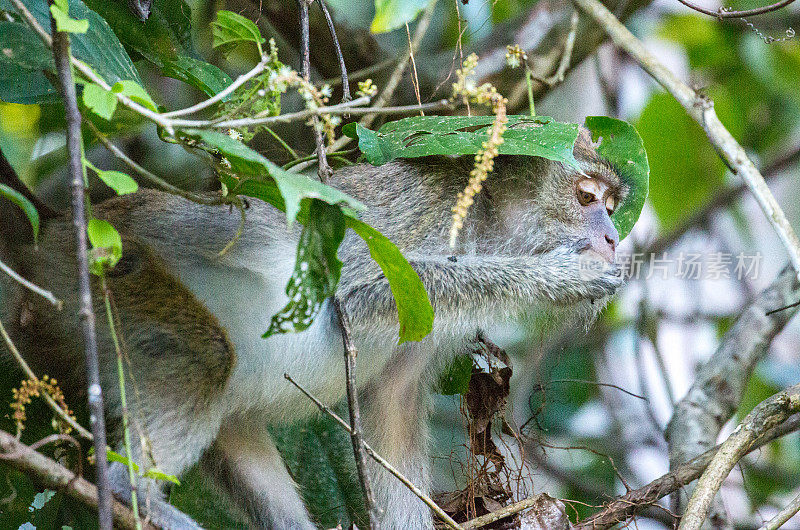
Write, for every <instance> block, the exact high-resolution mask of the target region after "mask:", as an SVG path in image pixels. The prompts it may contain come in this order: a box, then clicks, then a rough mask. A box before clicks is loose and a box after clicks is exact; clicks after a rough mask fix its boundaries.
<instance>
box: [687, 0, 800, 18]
mask: <svg viewBox="0 0 800 530" xmlns="http://www.w3.org/2000/svg"><path fill="white" fill-rule="evenodd" d="M678 2H680V3H681V4H683V5H685V6H686V7H688V8H690V9H694V10H695V11H697V12H699V13H703V14H704V15H708V16H711V17H714V18H718V19H720V20H722V19H723V18H744V17H752V16H755V15H763V14H764V13H769V12H770V11H777V10H778V9H781V8H783V7H786V6H788V5H789V4H791V3H792V2H794V0H780V2H775V3H774V4H770V5H768V6H762V7H756V8H755V9H747V10H744V11H728V10H727V9H725V8H723V7H720V8H719V9H717V10H716V11H713V10H711V9H706V8H704V7H700V6H699V5H697V4H694V3H692V2H689V0H678Z"/></svg>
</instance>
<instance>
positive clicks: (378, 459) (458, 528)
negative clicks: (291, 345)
mask: <svg viewBox="0 0 800 530" xmlns="http://www.w3.org/2000/svg"><path fill="white" fill-rule="evenodd" d="M283 377H285V378H286V380H287V381H289V382H290V383H292V384H293V385H294V386H295V387H296V388H297V389H298V390H299V391H300V392H302V393H303V395H305V396H306V397H307V398H308V399H310V400H311V401H313V402H314V405H316V406H317V408H318V409H319V410H320V411H321V412H323V413H324V414H327V415H328V416H330V417H331V418H333V419H334V420H335V421H336V423H338V424H339V425H341V426H342V428H344V430H346V431H347V432H348V433H350V434H351V435H352V434H353V430H352V429H351V428H350V425H348V424H347V422H346V421H344V420H343V419H342V418H340V417H339V415H338V414H336V413H335V412H333V411H332V410H331V409H329V408H328V407H327V406H326V405H325V404H324V403H323V402H322V401H320V400H319V399H317V398H316V397H315V396H314V395H313V394H311V393H310V392H309V391H308V390H306V389H305V388H303V387H302V386H301V385H300V384H299V383H298V382H297V381H295V380H294V379H292V377H291V376H290V375H289V374H283ZM364 451H366V453H367V454H368V455H369V456H370V457H372V459H373V460H375V461H376V462H377V463H378V464H380V465H381V466H383V467H384V468H385V469H386V470H387V471H388V472H389V473H391V474H392V475H394V476H395V477H396V478H397V479H398V480H399V481H400V482H402V483H403V484H404V485H405V486H406V487H407V488H408V489H409V490H411V492H412V493H413V494H414V495H416V496H417V497H419V499H420V500H421V501H422V502H424V503H425V504H426V505H427V506H428V508H430V509H431V510H432V511H433V513H435V514H436V515H437V516H438V517H439V518H440V519H441V520H442V521H444V522H445V524H447V526H449V527H450V528H453V529H456V530H464V529H463V527H462V526H461V525H459V524H458V523H457V522H455V521H454V520H453V518H452V517H450V516H449V515H447V513H445V511H444V510H442V508H441V507H440V506H439V505H438V504H436V503H435V502H434V501H433V499H431V498H430V497H429V496H428V495H427V494H426V493H425V492H424V491H422V490H421V489H419V488H418V487H417V486H415V485H414V483H413V482H411V481H410V480H408V479H407V478H406V477H405V475H403V474H402V473H400V471H398V470H397V469H396V468H395V467H394V466H393V465H392V464H390V463H389V462H388V461H387V460H386V459H385V458H383V457H382V456H381V455H379V454H378V453H376V452H375V450H374V449H373V448H372V447H371V446H370V445H369V444H368V443H367V442H364Z"/></svg>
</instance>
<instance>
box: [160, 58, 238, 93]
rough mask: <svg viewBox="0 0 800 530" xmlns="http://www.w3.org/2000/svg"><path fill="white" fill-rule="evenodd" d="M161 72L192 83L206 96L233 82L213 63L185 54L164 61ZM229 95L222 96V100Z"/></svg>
mask: <svg viewBox="0 0 800 530" xmlns="http://www.w3.org/2000/svg"><path fill="white" fill-rule="evenodd" d="M161 72H162V73H163V74H164V75H165V76H167V77H172V78H173V79H178V80H180V81H183V82H184V83H186V84H189V85H192V86H193V87H195V88H197V89H198V90H201V91H203V92H204V93H205V94H206V95H207V96H213V95H215V94H217V93H219V92H221V91H222V90H224V89H225V88H227V86H228V85H230V84H231V83H232V82H233V80H232V79H231V78H230V76H229V75H228V74H226V73H225V72H223V71H222V70H220V69H219V68H217V67H216V66H214V65H213V64H211V63H207V62H205V61H200V60H198V59H194V58H192V57H188V56H185V55H181V56H179V57H177V58H176V59H175V60H172V61H167V62H165V63H164V67H163V68H162V70H161ZM229 97H230V96H228V97H226V98H224V99H223V101H224V100H227V99H228V98H229Z"/></svg>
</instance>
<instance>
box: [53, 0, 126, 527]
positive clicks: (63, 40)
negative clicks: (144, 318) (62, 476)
mask: <svg viewBox="0 0 800 530" xmlns="http://www.w3.org/2000/svg"><path fill="white" fill-rule="evenodd" d="M50 25H51V31H52V33H53V38H52V49H53V59H54V60H55V65H56V71H57V72H58V79H59V89H60V91H61V98H62V99H63V101H64V109H65V113H66V121H67V153H68V155H69V166H68V169H69V176H70V179H71V181H72V185H71V187H72V223H73V225H74V227H75V243H76V250H77V262H78V271H77V273H78V293H79V299H80V310H79V312H78V314H79V316H80V320H81V327H82V329H83V346H84V349H85V360H86V366H85V369H86V380H87V384H88V401H89V422H90V424H91V428H92V437H93V439H94V446H95V452H96V454H97V465H96V466H95V467H96V470H97V506H98V522H99V525H100V528H101V529H103V530H106V529H107V530H111V528H112V514H111V501H112V499H111V484H110V482H109V478H108V461H107V460H106V459H105V458H104V456H105V454H106V423H105V416H104V409H103V391H102V388H101V387H100V369H99V361H98V353H97V333H96V331H95V318H94V311H93V310H92V290H91V285H90V283H89V255H88V251H87V241H86V215H85V214H86V210H85V208H86V202H85V201H86V190H85V189H84V174H83V143H82V139H81V113H80V111H79V110H78V98H77V94H76V93H75V83H74V81H73V79H72V61H71V59H72V53H71V52H70V49H69V34H68V33H64V32H60V31H57V30H56V22H55V20H54V19H53V18H52V15H51V17H50Z"/></svg>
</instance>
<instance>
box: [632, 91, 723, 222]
mask: <svg viewBox="0 0 800 530" xmlns="http://www.w3.org/2000/svg"><path fill="white" fill-rule="evenodd" d="M664 124H669V126H668V127H665V126H664ZM636 129H637V130H638V131H639V134H640V135H641V137H642V140H643V142H644V146H645V148H646V149H647V158H648V161H649V163H650V168H651V172H652V174H653V175H654V178H653V179H651V181H650V193H649V197H650V204H651V205H652V206H653V210H654V211H655V213H656V216H657V217H658V220H659V221H660V223H661V225H662V228H663V229H664V230H665V231H669V230H671V229H672V228H674V227H675V226H677V225H678V224H679V223H680V222H681V220H683V219H684V218H686V216H687V215H689V214H690V213H691V212H692V211H694V210H695V209H696V208H698V207H700V205H702V204H705V202H706V201H707V200H709V199H710V198H711V197H712V195H713V194H714V193H715V192H717V191H718V190H719V188H720V186H721V185H722V184H723V182H724V180H723V176H724V171H725V166H724V164H723V163H722V161H721V160H720V158H719V155H717V153H716V152H715V151H714V148H713V147H711V145H710V144H709V143H708V139H707V137H706V134H705V132H703V129H702V127H700V125H698V124H697V123H696V122H695V121H694V120H693V119H692V118H691V117H689V115H688V114H687V113H686V111H685V110H684V109H683V107H681V105H680V104H679V103H678V102H676V101H675V98H673V97H672V96H670V95H669V94H664V93H657V94H654V95H653V96H651V98H650V101H649V102H648V103H647V106H646V107H645V108H644V110H643V111H642V114H641V115H640V117H639V121H638V122H637V123H636Z"/></svg>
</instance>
